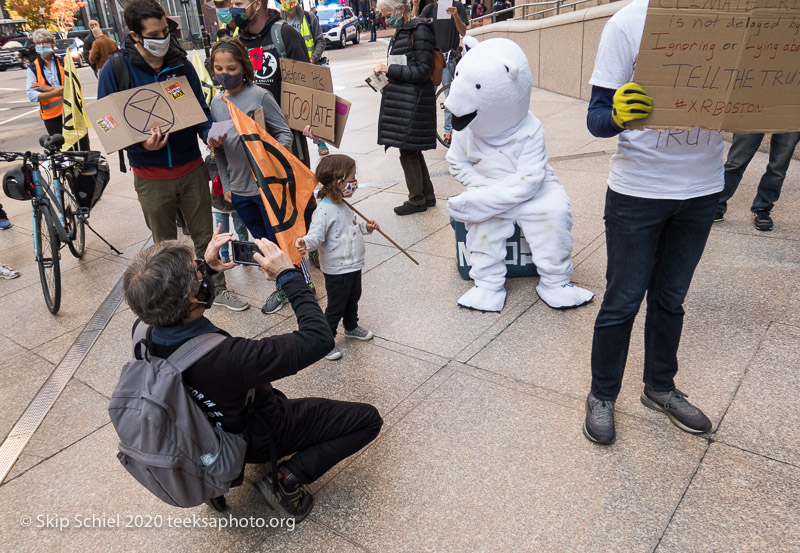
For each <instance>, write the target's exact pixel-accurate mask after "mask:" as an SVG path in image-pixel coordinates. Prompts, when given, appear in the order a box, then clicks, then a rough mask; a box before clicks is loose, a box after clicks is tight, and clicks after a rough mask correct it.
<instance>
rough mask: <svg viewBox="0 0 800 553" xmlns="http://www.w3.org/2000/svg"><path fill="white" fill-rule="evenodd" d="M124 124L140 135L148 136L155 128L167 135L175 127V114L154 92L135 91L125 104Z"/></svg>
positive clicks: (160, 96)
mask: <svg viewBox="0 0 800 553" xmlns="http://www.w3.org/2000/svg"><path fill="white" fill-rule="evenodd" d="M122 116H123V117H124V118H125V122H126V123H127V124H128V125H129V126H130V127H131V128H132V129H134V130H137V131H139V132H140V133H144V134H149V133H150V131H151V130H153V129H154V128H155V127H160V128H161V132H162V133H164V134H165V133H168V132H169V131H170V130H171V129H172V127H173V126H174V125H175V113H174V112H173V111H172V107H171V106H170V105H169V102H168V101H167V99H166V98H165V97H164V96H163V95H162V94H160V93H159V92H156V91H155V90H137V91H136V92H134V93H133V95H132V96H131V97H130V98H128V101H127V102H125V108H124V109H123V111H122Z"/></svg>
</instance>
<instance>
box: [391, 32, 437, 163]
mask: <svg viewBox="0 0 800 553" xmlns="http://www.w3.org/2000/svg"><path fill="white" fill-rule="evenodd" d="M412 36H413V39H412ZM435 46H436V38H435V37H434V34H433V29H432V28H431V25H430V22H429V21H428V20H427V19H423V18H421V17H417V18H416V19H413V20H411V21H410V22H409V23H408V24H407V25H406V26H405V27H403V28H402V29H398V30H397V32H396V33H395V34H394V37H392V41H391V43H390V44H389V55H392V56H406V60H407V61H406V65H399V64H391V65H389V72H388V73H387V77H389V84H388V85H386V87H385V88H384V89H383V96H382V97H381V111H380V118H379V120H378V144H380V145H382V146H385V147H387V148H391V147H394V148H400V149H403V150H432V149H434V148H436V100H435V96H434V93H435V89H434V86H433V82H431V73H432V72H433V52H434V48H435Z"/></svg>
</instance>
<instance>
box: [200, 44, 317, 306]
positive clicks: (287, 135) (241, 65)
mask: <svg viewBox="0 0 800 553" xmlns="http://www.w3.org/2000/svg"><path fill="white" fill-rule="evenodd" d="M210 59H211V65H212V67H213V68H214V75H215V77H216V79H217V82H218V83H220V86H221V87H222V89H223V91H224V92H223V94H221V95H218V96H215V97H214V99H213V100H212V101H211V116H212V117H213V119H214V121H215V125H216V124H218V123H224V122H230V121H231V113H230V110H229V109H228V104H226V103H225V100H224V99H223V98H226V99H227V100H228V101H230V102H231V103H232V104H233V105H235V106H236V107H237V108H239V109H240V110H241V111H242V112H244V113H246V114H247V115H249V116H250V117H253V115H254V114H255V113H256V111H258V110H259V109H260V110H261V111H262V112H263V114H264V123H265V125H266V130H267V131H268V132H269V133H270V134H271V135H272V136H273V137H274V138H275V140H277V141H278V142H279V143H280V145H281V146H283V147H284V148H286V149H287V150H288V149H290V148H291V147H292V130H291V129H290V128H289V125H288V123H287V122H286V119H285V118H284V116H283V112H281V108H280V107H279V106H278V103H277V102H276V101H275V98H273V97H272V94H270V93H269V92H267V91H266V90H264V89H263V88H261V87H260V86H257V85H255V84H254V83H253V79H254V70H253V64H252V63H251V62H250V58H249V57H248V55H247V50H246V49H245V47H244V44H242V42H241V41H240V40H239V39H238V38H228V37H223V38H222V39H220V41H219V42H217V43H216V44H215V45H214V48H212V50H211V58H210ZM228 124H229V125H230V127H229V130H228V131H227V132H226V133H223V134H222V135H220V136H215V135H214V131H212V132H211V134H210V136H209V139H208V145H209V146H211V147H213V148H214V158H215V159H216V160H217V168H218V169H219V176H220V180H221V181H222V189H223V191H224V197H225V200H226V201H229V202H231V203H232V204H233V206H234V207H235V208H236V213H238V214H239V217H241V219H242V220H243V221H244V224H245V226H247V230H249V231H250V234H252V235H253V238H266V239H267V240H269V241H270V242H273V243H275V244H277V243H278V241H277V239H276V237H275V233H274V232H273V230H272V224H271V223H270V220H269V216H268V215H267V210H266V208H265V207H264V202H263V201H262V200H261V195H260V193H259V191H258V184H257V183H256V179H255V177H254V176H253V172H252V170H251V169H250V163H249V161H248V159H247V153H246V152H245V149H244V146H243V145H242V141H241V140H240V138H239V135H238V134H237V133H236V131H235V129H233V126H232V125H231V124H230V123H228ZM300 268H301V269H302V271H303V276H304V277H305V280H306V283H310V282H311V276H310V275H309V274H308V269H307V268H306V266H305V263H304V262H301V264H300ZM312 287H313V286H312ZM287 303H288V298H287V296H286V293H285V292H282V291H281V290H280V289H276V290H275V292H274V293H273V294H272V295H270V296H269V298H267V301H266V302H265V303H264V306H263V307H262V308H261V311H262V312H263V313H265V314H269V313H275V312H277V311H279V310H280V309H281V308H283V306H284V305H286V304H287Z"/></svg>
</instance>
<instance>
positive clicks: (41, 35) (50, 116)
mask: <svg viewBox="0 0 800 553" xmlns="http://www.w3.org/2000/svg"><path fill="white" fill-rule="evenodd" d="M33 43H34V44H35V45H36V59H35V60H33V63H31V64H30V65H29V66H28V71H26V74H27V75H26V82H25V94H27V96H28V99H29V100H30V101H31V102H36V103H38V104H39V116H40V117H41V118H42V122H43V123H44V128H45V130H46V131H47V134H49V135H51V136H52V135H54V134H61V133H62V130H63V121H62V119H63V113H64V84H65V82H66V80H65V74H64V64H63V63H61V61H60V60H59V59H58V58H56V56H55V47H56V39H55V37H54V36H53V33H51V32H50V31H46V30H45V29H36V30H35V31H33ZM78 148H79V149H80V151H87V150H88V149H89V135H88V134H85V135H84V136H83V138H81V139H80V141H79V143H78Z"/></svg>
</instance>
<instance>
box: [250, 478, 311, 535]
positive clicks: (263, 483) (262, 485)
mask: <svg viewBox="0 0 800 553" xmlns="http://www.w3.org/2000/svg"><path fill="white" fill-rule="evenodd" d="M253 485H254V486H255V487H256V491H257V492H258V493H259V495H260V496H261V497H263V498H264V501H266V502H267V505H269V506H270V508H271V509H273V510H274V511H275V512H276V513H278V515H279V516H280V517H281V518H293V519H294V521H295V524H296V523H298V522H301V521H302V520H303V519H304V518H306V517H307V516H308V513H310V512H311V508H312V507H313V506H314V496H313V495H311V494H310V493H308V492H307V491H306V490H305V488H304V487H303V486H302V485H299V486H297V488H295V490H294V491H293V492H287V491H286V489H285V488H284V487H283V475H281V474H278V487H277V492H275V491H273V490H272V478H271V477H270V476H269V475H268V476H265V477H264V478H262V479H261V480H258V481H257V482H255V483H254V484H253Z"/></svg>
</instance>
